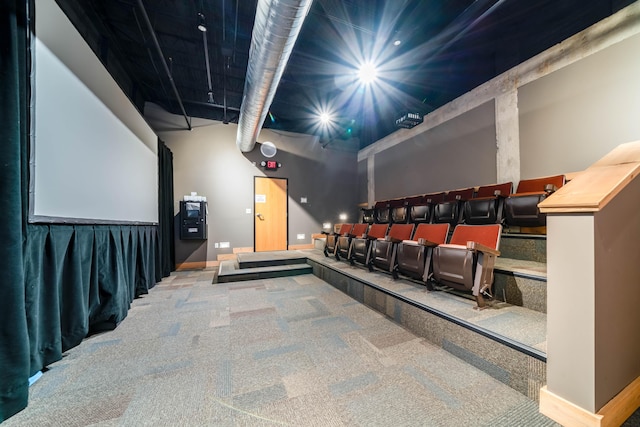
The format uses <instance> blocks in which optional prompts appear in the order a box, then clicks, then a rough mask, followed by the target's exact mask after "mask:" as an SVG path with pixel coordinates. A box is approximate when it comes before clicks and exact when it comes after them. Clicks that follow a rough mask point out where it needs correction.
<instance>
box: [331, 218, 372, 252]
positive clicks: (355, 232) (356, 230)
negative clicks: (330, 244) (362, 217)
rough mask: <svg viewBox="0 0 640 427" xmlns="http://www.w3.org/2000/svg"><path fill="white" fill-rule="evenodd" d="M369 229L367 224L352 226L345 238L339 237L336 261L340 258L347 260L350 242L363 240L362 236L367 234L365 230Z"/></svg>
mask: <svg viewBox="0 0 640 427" xmlns="http://www.w3.org/2000/svg"><path fill="white" fill-rule="evenodd" d="M368 229H369V224H362V223H361V224H354V225H353V228H352V229H351V232H349V234H348V235H346V236H339V237H338V243H337V249H336V259H337V260H339V259H340V258H341V257H342V258H347V259H348V258H349V248H350V247H351V242H352V241H353V239H354V238H357V237H359V238H364V237H363V236H364V235H365V234H367V230H368Z"/></svg>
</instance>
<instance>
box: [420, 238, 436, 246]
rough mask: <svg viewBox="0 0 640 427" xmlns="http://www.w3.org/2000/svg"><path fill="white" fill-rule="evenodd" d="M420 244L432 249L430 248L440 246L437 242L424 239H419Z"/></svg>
mask: <svg viewBox="0 0 640 427" xmlns="http://www.w3.org/2000/svg"><path fill="white" fill-rule="evenodd" d="M418 244H419V245H421V246H427V247H430V248H433V247H436V246H438V244H437V243H436V242H432V241H431V240H427V239H423V238H420V239H418Z"/></svg>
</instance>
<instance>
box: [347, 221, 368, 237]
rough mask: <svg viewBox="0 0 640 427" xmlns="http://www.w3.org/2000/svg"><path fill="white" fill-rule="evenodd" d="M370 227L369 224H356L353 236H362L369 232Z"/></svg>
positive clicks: (352, 232) (352, 230) (352, 231)
mask: <svg viewBox="0 0 640 427" xmlns="http://www.w3.org/2000/svg"><path fill="white" fill-rule="evenodd" d="M368 228H369V224H362V223H360V224H354V225H353V228H352V229H351V236H353V237H361V236H362V235H363V234H365V233H366V232H367V229H368Z"/></svg>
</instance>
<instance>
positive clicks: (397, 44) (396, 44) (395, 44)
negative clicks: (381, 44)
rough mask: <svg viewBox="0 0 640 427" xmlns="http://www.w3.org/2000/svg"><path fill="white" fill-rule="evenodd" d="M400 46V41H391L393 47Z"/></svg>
mask: <svg viewBox="0 0 640 427" xmlns="http://www.w3.org/2000/svg"><path fill="white" fill-rule="evenodd" d="M401 44H402V40H400V39H396V40H394V41H393V45H394V46H400V45H401Z"/></svg>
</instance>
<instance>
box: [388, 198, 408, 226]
mask: <svg viewBox="0 0 640 427" xmlns="http://www.w3.org/2000/svg"><path fill="white" fill-rule="evenodd" d="M389 209H390V212H391V222H392V223H393V224H404V223H406V222H407V206H406V203H405V200H404V199H395V200H389Z"/></svg>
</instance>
